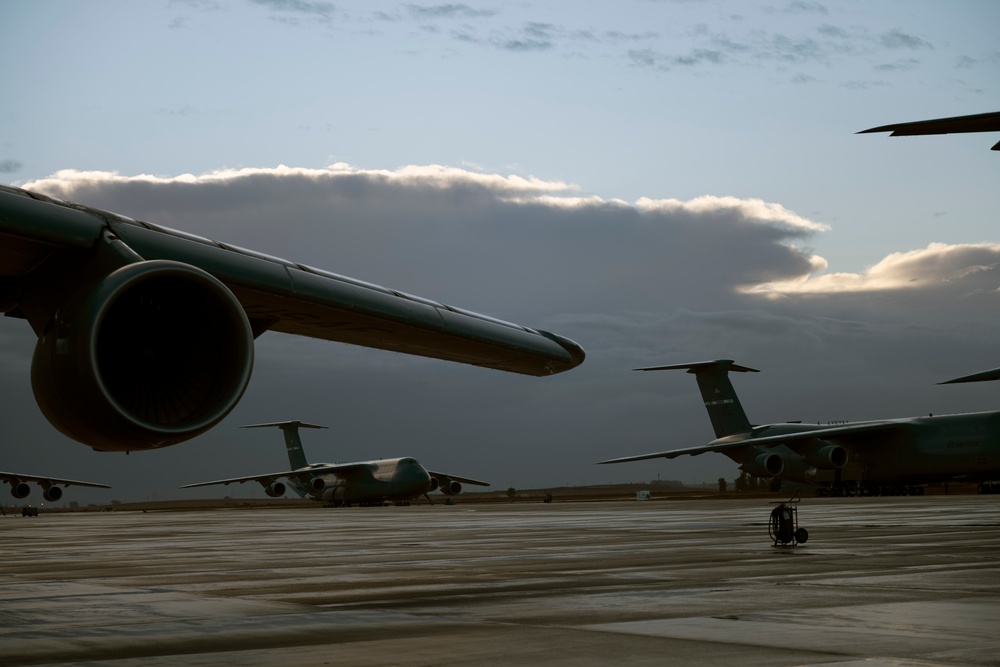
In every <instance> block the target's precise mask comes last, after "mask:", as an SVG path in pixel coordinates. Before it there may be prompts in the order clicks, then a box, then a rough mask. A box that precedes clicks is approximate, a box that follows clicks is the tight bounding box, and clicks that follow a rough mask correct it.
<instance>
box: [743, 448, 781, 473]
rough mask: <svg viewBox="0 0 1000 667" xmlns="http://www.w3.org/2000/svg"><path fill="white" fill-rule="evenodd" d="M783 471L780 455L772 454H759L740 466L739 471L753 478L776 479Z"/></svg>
mask: <svg viewBox="0 0 1000 667" xmlns="http://www.w3.org/2000/svg"><path fill="white" fill-rule="evenodd" d="M784 469H785V462H784V461H783V460H782V459H781V455H780V454H776V453H774V452H770V453H764V454H759V455H757V456H756V457H755V458H752V459H748V460H746V461H744V462H743V463H742V464H741V465H740V470H743V471H745V472H746V473H747V474H748V475H753V476H754V477H777V476H778V475H780V474H781V472H782V471H783V470H784Z"/></svg>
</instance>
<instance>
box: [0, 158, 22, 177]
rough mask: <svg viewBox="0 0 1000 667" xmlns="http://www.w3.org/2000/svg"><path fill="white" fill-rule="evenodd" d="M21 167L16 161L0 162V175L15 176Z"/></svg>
mask: <svg viewBox="0 0 1000 667" xmlns="http://www.w3.org/2000/svg"><path fill="white" fill-rule="evenodd" d="M23 166H24V165H23V164H22V163H21V162H20V161H18V160H10V159H7V160H0V174H16V173H17V172H19V171H21V167H23Z"/></svg>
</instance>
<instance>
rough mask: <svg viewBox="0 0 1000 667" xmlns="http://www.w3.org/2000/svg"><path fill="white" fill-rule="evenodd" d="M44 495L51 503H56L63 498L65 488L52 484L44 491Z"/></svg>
mask: <svg viewBox="0 0 1000 667" xmlns="http://www.w3.org/2000/svg"><path fill="white" fill-rule="evenodd" d="M42 496H43V497H44V498H45V499H46V500H47V501H49V502H50V503H54V502H55V501H57V500H59V499H60V498H62V496H63V490H62V489H60V488H59V487H58V486H50V487H49V488H47V489H45V490H44V491H43V492H42Z"/></svg>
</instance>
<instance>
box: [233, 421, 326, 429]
mask: <svg viewBox="0 0 1000 667" xmlns="http://www.w3.org/2000/svg"><path fill="white" fill-rule="evenodd" d="M290 426H295V427H298V428H330V427H329V426H320V425H319V424H307V423H305V422H295V421H292V422H272V423H270V424H246V425H244V426H240V428H287V427H290Z"/></svg>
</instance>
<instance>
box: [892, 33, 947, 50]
mask: <svg viewBox="0 0 1000 667" xmlns="http://www.w3.org/2000/svg"><path fill="white" fill-rule="evenodd" d="M880 39H881V42H882V45H883V46H885V47H886V48H887V49H911V50H919V49H933V48H934V46H933V45H932V44H931V43H930V42H927V41H925V40H923V39H921V38H920V37H916V36H914V35H908V34H906V33H905V32H903V31H901V30H899V29H896V30H890V31H889V32H887V33H885V34H883V35H882V37H881V38H880Z"/></svg>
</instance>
